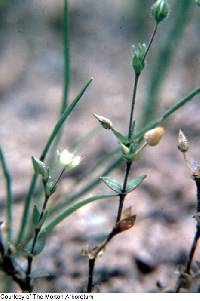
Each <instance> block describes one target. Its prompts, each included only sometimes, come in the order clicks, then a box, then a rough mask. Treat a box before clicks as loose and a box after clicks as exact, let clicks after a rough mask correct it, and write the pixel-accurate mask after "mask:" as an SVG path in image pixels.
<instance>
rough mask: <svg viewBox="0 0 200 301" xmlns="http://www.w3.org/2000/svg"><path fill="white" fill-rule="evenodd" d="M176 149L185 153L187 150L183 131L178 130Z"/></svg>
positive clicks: (187, 145)
mask: <svg viewBox="0 0 200 301" xmlns="http://www.w3.org/2000/svg"><path fill="white" fill-rule="evenodd" d="M178 149H179V150H180V151H181V152H182V153H185V152H187V151H188V150H189V144H188V141H187V138H186V137H185V135H184V133H183V132H182V131H181V130H180V131H179V134H178Z"/></svg>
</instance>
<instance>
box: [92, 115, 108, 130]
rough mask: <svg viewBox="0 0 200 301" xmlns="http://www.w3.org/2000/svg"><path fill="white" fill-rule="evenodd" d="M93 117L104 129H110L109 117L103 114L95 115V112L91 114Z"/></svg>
mask: <svg viewBox="0 0 200 301" xmlns="http://www.w3.org/2000/svg"><path fill="white" fill-rule="evenodd" d="M93 115H94V117H95V118H96V119H97V120H98V121H99V122H100V124H101V126H102V127H103V128H104V129H106V130H110V129H111V128H112V122H111V121H110V119H108V118H105V117H103V116H100V115H97V114H95V113H94V114H93Z"/></svg>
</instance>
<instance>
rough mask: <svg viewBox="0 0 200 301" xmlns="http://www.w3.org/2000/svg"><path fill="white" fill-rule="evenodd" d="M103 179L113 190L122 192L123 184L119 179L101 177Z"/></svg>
mask: <svg viewBox="0 0 200 301" xmlns="http://www.w3.org/2000/svg"><path fill="white" fill-rule="evenodd" d="M101 179H102V180H103V181H104V183H105V184H106V185H107V186H108V187H109V188H110V189H112V190H113V191H115V192H117V193H119V194H120V193H121V192H122V185H121V184H120V183H119V182H118V181H117V180H115V179H112V178H110V177H101Z"/></svg>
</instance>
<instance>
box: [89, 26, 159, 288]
mask: <svg viewBox="0 0 200 301" xmlns="http://www.w3.org/2000/svg"><path fill="white" fill-rule="evenodd" d="M156 31H157V25H156V26H155V28H154V30H153V34H152V36H151V38H150V42H149V44H148V46H147V50H146V52H145V54H144V58H143V62H144V60H145V58H146V56H147V54H148V51H149V49H150V47H151V45H152V42H153V39H154V37H155V34H156ZM139 77H140V74H136V73H135V79H134V86H133V96H132V101H131V112H130V117H129V125H128V139H129V144H131V142H132V136H133V123H134V120H133V117H134V116H133V114H134V109H135V102H136V93H137V88H138V81H139ZM131 166H132V162H131V161H129V160H126V169H125V175H124V180H123V185H122V191H121V193H120V195H119V207H118V211H117V217H116V221H115V224H114V226H113V229H112V231H111V232H110V233H109V234H108V236H107V238H106V239H105V241H104V242H103V243H102V244H101V245H100V246H99V247H98V248H96V250H95V251H94V252H93V254H92V256H91V257H89V273H88V285H87V292H88V293H90V292H92V288H93V277H94V268H95V263H96V258H97V257H98V255H99V254H100V253H101V252H102V251H103V250H104V249H105V247H106V246H107V244H108V243H109V242H110V240H111V239H112V238H113V237H114V236H115V235H116V234H117V226H118V223H119V222H120V219H121V215H122V211H123V206H124V201H125V198H126V196H127V192H126V189H127V182H128V177H129V173H130V170H131Z"/></svg>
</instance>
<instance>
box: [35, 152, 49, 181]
mask: <svg viewBox="0 0 200 301" xmlns="http://www.w3.org/2000/svg"><path fill="white" fill-rule="evenodd" d="M32 163H33V168H34V171H35V173H36V174H38V175H41V176H42V178H43V179H44V180H45V181H47V180H48V178H49V169H48V167H47V166H46V165H45V163H44V162H42V161H40V160H39V159H37V158H35V157H32Z"/></svg>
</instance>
